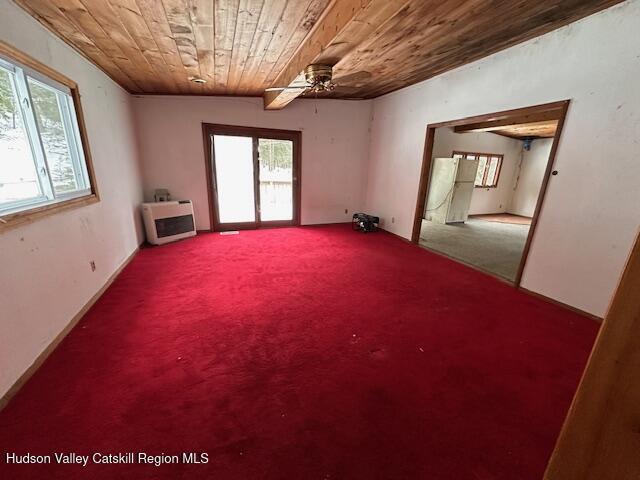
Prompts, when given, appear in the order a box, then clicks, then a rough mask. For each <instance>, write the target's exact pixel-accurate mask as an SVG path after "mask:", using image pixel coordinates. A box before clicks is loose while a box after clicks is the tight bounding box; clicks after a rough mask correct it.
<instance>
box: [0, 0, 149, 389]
mask: <svg viewBox="0 0 640 480" xmlns="http://www.w3.org/2000/svg"><path fill="white" fill-rule="evenodd" d="M0 39H2V40H3V41H5V42H7V43H9V44H11V45H13V46H14V47H16V48H18V49H19V50H22V51H23V52H25V53H28V54H29V55H31V56H33V57H35V58H36V59H37V60H39V61H41V62H43V63H45V64H47V65H49V66H51V67H53V68H54V69H56V70H58V71H59V72H60V73H63V74H64V75H67V76H68V77H70V78H71V79H73V80H75V81H76V82H77V83H78V85H79V89H80V94H81V96H82V107H83V111H84V116H85V121H86V126H87V131H88V137H89V144H90V148H91V154H92V157H93V163H94V167H95V172H96V177H97V183H98V188H99V191H100V195H101V198H102V200H101V201H100V202H99V203H96V204H93V205H89V206H85V207H80V208H77V209H74V210H68V211H64V212H60V213H57V214H54V215H51V216H49V217H46V218H42V219H39V220H36V221H35V222H34V223H31V224H28V225H22V226H19V227H17V228H14V229H12V230H8V231H5V232H0V265H1V268H0V395H2V394H4V393H5V392H6V391H7V390H8V389H9V387H10V386H11V385H12V384H13V383H14V382H15V381H16V380H17V379H18V377H19V376H20V375H21V374H22V373H23V372H24V371H25V370H26V369H27V368H28V367H29V366H30V365H31V364H32V363H33V361H34V360H35V359H36V357H37V356H38V355H39V354H40V353H41V352H42V351H43V350H44V348H45V347H46V346H47V345H49V343H50V342H51V341H52V340H53V339H54V338H55V337H56V335H57V334H58V333H59V332H60V331H61V330H62V329H63V328H64V327H65V326H66V325H67V324H68V323H69V321H70V320H71V319H72V318H73V316H74V315H75V314H76V313H78V311H79V310H80V309H81V308H82V307H83V306H84V305H85V304H86V303H87V301H88V300H89V299H90V298H91V297H92V296H93V295H94V294H95V293H96V292H97V291H98V290H99V289H100V288H101V287H102V286H103V285H104V284H105V282H106V281H107V279H108V278H109V276H110V275H111V274H112V273H113V272H114V271H115V270H116V269H117V268H118V267H119V266H120V265H121V264H122V262H123V261H124V260H125V259H126V258H127V257H128V256H129V255H130V254H131V253H132V252H133V251H134V250H135V249H136V247H137V246H138V244H139V243H140V241H141V239H142V231H141V227H140V221H139V213H138V211H137V205H138V203H139V202H140V200H141V198H142V192H141V188H140V184H141V180H140V172H139V167H138V164H137V158H136V157H137V148H136V144H135V136H134V134H133V115H132V112H131V108H130V100H129V95H128V94H127V93H126V92H125V91H123V90H122V89H121V88H120V87H118V86H117V85H116V84H115V83H113V82H112V81H111V80H110V79H109V78H107V76H106V75H104V74H103V73H102V72H101V71H100V70H98V69H97V68H96V67H94V66H93V65H91V64H90V63H89V62H87V61H86V60H85V59H83V58H82V57H81V56H79V55H78V54H77V53H75V52H74V51H73V50H72V49H71V48H70V47H68V46H66V45H65V44H64V43H63V42H62V41H60V40H58V39H57V38H56V37H54V36H53V35H52V34H50V33H49V32H48V31H47V30H45V29H44V28H43V27H42V26H41V25H40V24H39V23H38V22H37V21H36V20H34V19H33V18H31V17H30V16H28V15H27V14H26V13H25V12H23V11H22V10H21V9H20V8H18V7H17V6H16V5H15V4H13V3H12V2H9V1H8V0H0ZM91 260H93V261H95V262H96V267H97V268H96V271H95V272H92V271H91V269H90V266H89V262H90V261H91Z"/></svg>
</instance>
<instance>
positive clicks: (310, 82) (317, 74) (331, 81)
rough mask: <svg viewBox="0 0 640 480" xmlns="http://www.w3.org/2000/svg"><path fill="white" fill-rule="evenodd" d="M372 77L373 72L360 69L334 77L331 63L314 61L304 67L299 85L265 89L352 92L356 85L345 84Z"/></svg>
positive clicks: (267, 90) (303, 92) (302, 93)
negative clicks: (302, 77)
mask: <svg viewBox="0 0 640 480" xmlns="http://www.w3.org/2000/svg"><path fill="white" fill-rule="evenodd" d="M369 77H371V73H369V72H365V71H360V72H355V73H352V74H349V75H343V76H342V77H337V78H333V67H332V66H331V65H323V64H319V63H312V64H311V65H307V67H306V68H305V69H304V80H301V81H300V83H299V85H298V84H297V82H294V83H292V84H291V85H289V86H288V87H272V88H267V89H265V91H266V92H282V91H285V90H293V91H296V92H300V91H302V92H301V93H300V95H304V94H305V93H309V92H313V93H322V92H333V91H335V92H338V93H350V92H355V91H356V90H357V88H356V87H353V86H347V85H344V84H349V83H355V82H360V81H362V80H366V79H368V78H369Z"/></svg>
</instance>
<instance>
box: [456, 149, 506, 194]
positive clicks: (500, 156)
mask: <svg viewBox="0 0 640 480" xmlns="http://www.w3.org/2000/svg"><path fill="white" fill-rule="evenodd" d="M456 155H461V156H462V158H463V159H465V160H468V158H467V157H468V156H475V158H476V159H477V158H478V157H487V159H488V160H489V163H487V164H486V165H489V164H490V160H491V157H494V158H497V159H498V166H497V167H496V170H497V171H496V175H495V182H494V183H493V184H492V185H487V184H486V181H487V172H488V171H489V168H487V167H485V169H484V175H483V176H482V185H476V184H475V180H474V183H473V187H474V188H498V182H499V181H500V173H501V172H502V161H503V160H504V155H503V154H501V153H480V152H463V151H461V150H454V151H453V153H452V154H451V156H452V157H455V156H456Z"/></svg>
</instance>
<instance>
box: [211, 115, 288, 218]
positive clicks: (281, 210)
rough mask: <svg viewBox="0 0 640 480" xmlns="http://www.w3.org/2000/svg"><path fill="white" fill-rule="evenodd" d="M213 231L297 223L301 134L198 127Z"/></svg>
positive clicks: (262, 129)
mask: <svg viewBox="0 0 640 480" xmlns="http://www.w3.org/2000/svg"><path fill="white" fill-rule="evenodd" d="M202 130H203V134H204V147H205V164H206V172H207V190H208V192H207V193H208V198H209V215H210V221H211V225H212V229H213V230H214V231H229V230H241V229H256V228H264V227H280V226H291V225H299V224H300V174H299V172H300V143H301V133H300V132H299V131H293V130H274V129H265V128H252V127H238V126H232V125H215V124H209V123H203V124H202Z"/></svg>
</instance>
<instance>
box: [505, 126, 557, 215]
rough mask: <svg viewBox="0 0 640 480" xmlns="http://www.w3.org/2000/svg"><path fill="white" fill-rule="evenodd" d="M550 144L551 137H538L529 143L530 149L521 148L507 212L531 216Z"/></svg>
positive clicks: (547, 159) (536, 200) (547, 160)
mask: <svg viewBox="0 0 640 480" xmlns="http://www.w3.org/2000/svg"><path fill="white" fill-rule="evenodd" d="M552 145H553V139H552V138H540V139H538V140H534V141H533V143H531V149H530V150H522V163H521V164H520V168H519V170H518V171H517V172H516V181H515V190H514V192H513V198H512V199H511V203H510V204H509V208H508V212H509V213H513V214H515V215H522V216H524V217H533V214H534V212H535V210H536V204H537V203H538V195H539V193H540V187H541V186H542V181H543V180H544V172H545V170H546V168H547V163H548V162H549V155H550V154H551V146H552Z"/></svg>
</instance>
